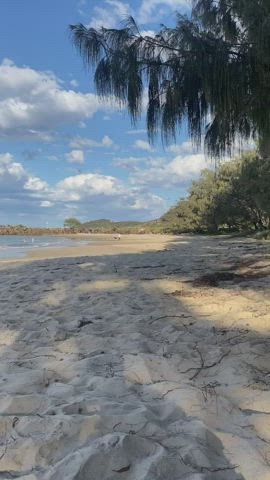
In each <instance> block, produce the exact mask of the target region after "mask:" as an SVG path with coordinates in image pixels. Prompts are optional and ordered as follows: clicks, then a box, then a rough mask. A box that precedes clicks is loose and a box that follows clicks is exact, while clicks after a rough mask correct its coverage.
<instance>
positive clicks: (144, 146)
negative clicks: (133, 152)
mask: <svg viewBox="0 0 270 480" xmlns="http://www.w3.org/2000/svg"><path fill="white" fill-rule="evenodd" d="M133 147H134V148H138V149H139V150H145V151H146V152H153V151H154V149H153V147H151V145H150V144H149V143H148V142H146V141H145V140H136V142H135V143H134V144H133Z"/></svg>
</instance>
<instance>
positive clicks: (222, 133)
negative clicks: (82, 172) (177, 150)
mask: <svg viewBox="0 0 270 480" xmlns="http://www.w3.org/2000/svg"><path fill="white" fill-rule="evenodd" d="M71 32H72V38H73V41H74V43H75V45H76V47H77V48H78V50H79V52H80V54H81V55H82V57H83V58H84V61H85V62H86V64H87V65H88V66H92V67H93V68H94V69H95V74H94V78H95V85H96V89H97V92H98V94H99V95H100V96H106V97H107V96H113V97H114V98H116V99H117V100H118V101H119V103H120V104H121V105H125V106H127V107H128V110H129V112H130V115H131V118H132V120H133V121H134V122H135V121H136V120H137V118H138V117H139V116H140V114H141V111H142V102H143V95H144V90H145V88H147V89H148V107H147V128H148V134H149V139H150V141H154V139H155V137H156V135H157V134H158V132H159V130H160V131H161V135H162V138H163V140H164V141H165V142H168V141H171V139H174V138H176V135H177V133H178V131H179V129H181V127H182V126H183V124H185V122H187V125H188V131H189V135H190V138H191V139H192V141H193V143H194V144H195V145H197V146H199V145H201V142H202V141H204V145H205V148H206V150H207V152H208V153H209V154H210V155H212V156H215V157H220V156H222V155H224V154H232V150H233V146H234V145H235V144H236V143H238V142H240V143H241V141H246V140H249V139H250V138H254V139H258V140H259V141H260V146H261V151H262V152H263V153H268V152H269V143H270V140H269V139H270V2H269V0H194V1H193V8H192V11H191V14H190V15H186V16H183V15H180V14H178V15H177V17H176V24H175V26H174V27H167V26H161V28H160V30H159V31H158V32H156V34H155V35H154V36H144V35H142V34H141V32H140V29H139V27H138V26H137V24H136V22H135V20H134V19H133V18H129V19H127V20H126V22H125V24H123V25H122V28H120V29H107V28H98V29H94V28H87V27H86V26H84V25H82V24H78V25H73V26H71Z"/></svg>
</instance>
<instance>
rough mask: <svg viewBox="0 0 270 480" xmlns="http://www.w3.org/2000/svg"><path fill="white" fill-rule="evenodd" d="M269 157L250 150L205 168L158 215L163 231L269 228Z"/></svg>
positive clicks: (209, 231)
mask: <svg viewBox="0 0 270 480" xmlns="http://www.w3.org/2000/svg"><path fill="white" fill-rule="evenodd" d="M269 184H270V159H269V158H265V159H264V161H262V159H261V157H260V156H259V155H258V154H257V153H249V154H245V155H244V156H242V157H240V158H237V159H235V160H231V161H227V162H224V163H222V164H221V165H220V166H219V167H218V169H217V171H216V172H213V171H211V170H205V171H204V172H203V173H202V174H201V177H200V179H199V180H198V181H194V182H193V184H192V186H191V188H190V192H189V196H188V198H187V199H184V200H180V202H178V204H177V205H176V206H175V207H173V208H172V209H171V210H169V212H168V213H166V214H165V215H164V216H163V217H162V218H161V223H162V224H163V229H164V231H167V232H174V233H182V232H203V233H217V232H218V231H243V230H256V231H257V230H264V229H270V190H269Z"/></svg>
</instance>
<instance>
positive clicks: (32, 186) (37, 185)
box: [24, 177, 48, 192]
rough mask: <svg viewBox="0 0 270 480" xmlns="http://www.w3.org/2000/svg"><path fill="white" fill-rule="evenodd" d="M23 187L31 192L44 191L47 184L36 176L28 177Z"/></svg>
mask: <svg viewBox="0 0 270 480" xmlns="http://www.w3.org/2000/svg"><path fill="white" fill-rule="evenodd" d="M24 189H25V190H31V191H33V192H44V191H46V190H47V189H48V184H47V182H44V181H43V180H41V179H40V178H38V177H29V178H28V180H27V181H26V182H25V184H24Z"/></svg>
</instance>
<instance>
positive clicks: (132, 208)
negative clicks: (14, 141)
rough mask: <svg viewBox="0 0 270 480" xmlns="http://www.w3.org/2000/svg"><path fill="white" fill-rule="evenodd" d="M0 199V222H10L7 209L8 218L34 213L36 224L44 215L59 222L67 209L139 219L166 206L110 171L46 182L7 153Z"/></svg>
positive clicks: (0, 169) (2, 158)
mask: <svg viewBox="0 0 270 480" xmlns="http://www.w3.org/2000/svg"><path fill="white" fill-rule="evenodd" d="M0 202H1V206H2V208H1V214H0V223H8V222H10V214H11V213H12V218H14V219H15V218H17V219H19V218H20V217H21V216H24V218H25V220H26V221H27V220H28V219H30V221H32V220H33V218H35V216H36V218H37V219H38V220H36V221H37V222H39V224H42V221H43V224H45V223H44V222H47V221H48V220H50V217H49V216H48V215H51V218H52V222H56V221H57V219H58V223H59V224H61V223H62V222H63V219H64V218H65V217H66V216H70V214H71V213H72V214H73V215H78V216H79V217H84V218H93V217H94V218H98V217H103V218H104V216H106V217H109V218H116V219H117V218H118V219H127V218H130V219H137V220H140V219H147V218H154V217H157V216H158V215H160V214H162V213H164V211H165V210H166V208H167V205H166V202H165V201H164V199H163V198H162V197H160V196H158V195H155V194H152V193H151V192H148V191H147V190H145V188H144V187H143V186H137V185H136V186H134V185H133V184H131V183H130V181H129V180H125V181H124V180H121V179H119V178H117V177H115V176H110V175H102V174H98V173H93V172H88V173H83V174H79V175H73V176H69V177H66V178H63V179H62V180H61V181H59V182H57V183H55V184H50V185H49V184H48V183H47V182H46V181H45V180H43V179H42V178H39V177H37V176H35V175H33V174H32V173H30V172H29V171H27V170H26V169H25V168H24V166H23V165H22V164H21V163H20V162H17V161H16V160H15V158H14V157H13V156H12V155H11V154H10V153H6V154H2V155H0ZM45 211H46V212H47V213H46V214H45ZM42 219H43V220H42ZM50 224H51V222H50Z"/></svg>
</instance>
